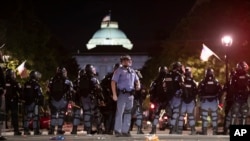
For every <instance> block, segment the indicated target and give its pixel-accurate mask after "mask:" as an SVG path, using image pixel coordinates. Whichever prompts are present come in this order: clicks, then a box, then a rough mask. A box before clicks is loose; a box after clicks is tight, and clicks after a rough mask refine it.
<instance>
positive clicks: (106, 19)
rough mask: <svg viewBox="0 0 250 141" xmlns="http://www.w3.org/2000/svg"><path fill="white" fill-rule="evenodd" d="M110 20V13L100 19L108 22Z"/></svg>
mask: <svg viewBox="0 0 250 141" xmlns="http://www.w3.org/2000/svg"><path fill="white" fill-rule="evenodd" d="M110 20H111V16H110V15H107V16H105V17H104V18H103V19H102V21H103V22H109V21H110Z"/></svg>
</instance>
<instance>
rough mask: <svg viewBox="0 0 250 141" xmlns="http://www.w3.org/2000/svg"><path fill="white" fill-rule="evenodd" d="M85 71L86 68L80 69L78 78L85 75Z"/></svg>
mask: <svg viewBox="0 0 250 141" xmlns="http://www.w3.org/2000/svg"><path fill="white" fill-rule="evenodd" d="M84 73H85V70H84V69H81V70H79V71H78V78H80V77H81V76H83V75H84Z"/></svg>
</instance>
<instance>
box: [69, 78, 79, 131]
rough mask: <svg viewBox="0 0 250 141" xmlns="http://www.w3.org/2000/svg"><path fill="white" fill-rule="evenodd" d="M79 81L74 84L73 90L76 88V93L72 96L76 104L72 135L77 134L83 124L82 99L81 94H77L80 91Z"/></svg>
mask: <svg viewBox="0 0 250 141" xmlns="http://www.w3.org/2000/svg"><path fill="white" fill-rule="evenodd" d="M77 82H78V79H77V80H75V81H74V83H73V88H74V93H73V94H72V101H73V102H74V105H76V106H73V111H72V112H73V113H72V118H73V123H72V124H73V127H72V131H71V134H77V127H78V125H79V124H80V122H81V106H80V105H81V99H80V98H81V97H80V94H79V92H77V89H78V87H79V86H78V83H77Z"/></svg>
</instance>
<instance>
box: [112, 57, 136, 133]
mask: <svg viewBox="0 0 250 141" xmlns="http://www.w3.org/2000/svg"><path fill="white" fill-rule="evenodd" d="M126 61H127V62H126ZM130 61H131V58H130V56H128V55H126V56H124V57H123V56H122V57H121V64H122V67H119V68H118V69H117V70H116V71H115V72H114V75H113V77H112V82H111V86H112V92H113V98H116V96H117V110H116V117H115V135H116V136H117V137H120V136H131V135H130V133H129V128H130V124H131V110H132V108H133V102H134V95H133V94H134V92H135V83H136V85H137V86H136V87H137V88H136V89H138V88H140V81H139V78H138V76H137V75H136V72H135V70H134V69H132V68H131V67H130V66H131V64H130ZM126 63H128V64H129V65H128V64H126ZM116 91H117V92H116ZM114 100H115V99H114Z"/></svg>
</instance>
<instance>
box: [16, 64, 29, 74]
mask: <svg viewBox="0 0 250 141" xmlns="http://www.w3.org/2000/svg"><path fill="white" fill-rule="evenodd" d="M25 63H26V60H25V61H23V63H22V64H20V65H19V66H18V67H17V72H18V74H19V75H20V77H21V78H26V77H28V72H27V69H26V68H25Z"/></svg>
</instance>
